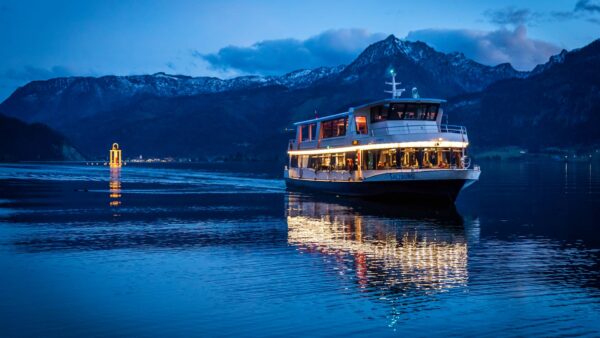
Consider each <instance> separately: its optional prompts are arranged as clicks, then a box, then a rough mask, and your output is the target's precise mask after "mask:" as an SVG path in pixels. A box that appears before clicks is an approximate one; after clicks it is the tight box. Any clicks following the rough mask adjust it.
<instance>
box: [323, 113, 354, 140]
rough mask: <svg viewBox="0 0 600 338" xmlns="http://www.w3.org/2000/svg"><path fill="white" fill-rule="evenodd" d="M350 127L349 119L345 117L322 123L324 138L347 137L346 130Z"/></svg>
mask: <svg viewBox="0 0 600 338" xmlns="http://www.w3.org/2000/svg"><path fill="white" fill-rule="evenodd" d="M347 126H348V118H347V117H344V118H341V119H336V120H329V121H323V122H321V130H323V131H322V133H323V138H329V137H338V136H344V135H346V128H347Z"/></svg>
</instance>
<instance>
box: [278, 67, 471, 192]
mask: <svg viewBox="0 0 600 338" xmlns="http://www.w3.org/2000/svg"><path fill="white" fill-rule="evenodd" d="M388 84H390V85H391V86H392V90H391V91H389V93H391V94H392V98H390V99H384V100H380V101H375V102H372V103H368V104H365V105H361V106H358V107H352V108H350V109H349V110H348V111H347V112H343V113H339V114H335V115H330V116H325V117H321V118H315V119H311V120H307V121H302V122H297V123H295V124H294V125H295V126H296V138H295V139H293V140H290V143H289V149H288V156H289V162H288V166H286V168H285V171H284V177H285V181H286V185H287V187H288V188H300V189H308V190H312V191H316V192H324V193H333V194H339V195H349V196H367V197H383V196H386V197H389V198H394V199H403V200H412V199H434V200H446V201H452V202H454V201H455V200H456V197H457V196H458V194H459V193H460V191H461V190H462V189H463V188H465V187H468V186H469V185H471V184H473V183H474V182H475V181H477V180H478V179H479V175H480V173H481V171H480V168H479V167H478V166H473V168H472V169H471V168H470V165H471V163H470V159H469V157H468V156H467V153H466V151H467V147H468V145H469V141H468V137H467V129H466V128H465V127H463V126H453V125H446V124H442V123H441V122H442V117H443V110H442V108H441V107H440V106H441V104H442V103H444V102H445V100H440V99H427V98H420V97H419V95H418V92H417V89H416V88H413V90H412V97H411V98H402V97H401V96H402V92H403V91H404V90H403V89H398V88H397V86H398V85H399V84H398V83H396V78H395V74H394V73H393V71H392V82H391V83H388Z"/></svg>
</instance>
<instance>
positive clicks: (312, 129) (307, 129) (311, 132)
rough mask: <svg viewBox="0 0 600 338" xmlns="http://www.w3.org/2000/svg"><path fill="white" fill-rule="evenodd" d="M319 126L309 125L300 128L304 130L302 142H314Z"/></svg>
mask: <svg viewBox="0 0 600 338" xmlns="http://www.w3.org/2000/svg"><path fill="white" fill-rule="evenodd" d="M316 127H317V125H316V124H314V123H313V124H307V125H304V126H300V128H301V130H302V138H301V141H312V140H314V139H315V136H316V135H315V134H316V130H317V128H316Z"/></svg>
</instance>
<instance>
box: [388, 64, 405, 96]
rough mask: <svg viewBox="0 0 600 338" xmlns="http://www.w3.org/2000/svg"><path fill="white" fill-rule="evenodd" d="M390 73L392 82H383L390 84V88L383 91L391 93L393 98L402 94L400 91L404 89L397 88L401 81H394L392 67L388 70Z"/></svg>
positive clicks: (394, 74)
mask: <svg viewBox="0 0 600 338" xmlns="http://www.w3.org/2000/svg"><path fill="white" fill-rule="evenodd" d="M390 75H391V76H392V82H386V83H385V84H387V85H391V86H392V90H385V91H384V92H386V93H390V94H392V98H393V99H395V98H397V97H400V96H402V93H403V92H404V91H405V89H404V88H397V86H399V85H401V84H402V82H396V72H395V71H394V70H393V69H391V70H390Z"/></svg>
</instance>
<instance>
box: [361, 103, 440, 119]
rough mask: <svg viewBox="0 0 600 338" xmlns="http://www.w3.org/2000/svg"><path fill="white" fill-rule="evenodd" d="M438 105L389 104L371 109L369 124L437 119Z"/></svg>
mask: <svg viewBox="0 0 600 338" xmlns="http://www.w3.org/2000/svg"><path fill="white" fill-rule="evenodd" d="M438 110H439V104H433V103H429V104H421V103H389V104H384V105H379V106H374V107H371V122H381V121H388V120H423V121H435V120H436V119H437V115H438Z"/></svg>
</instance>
